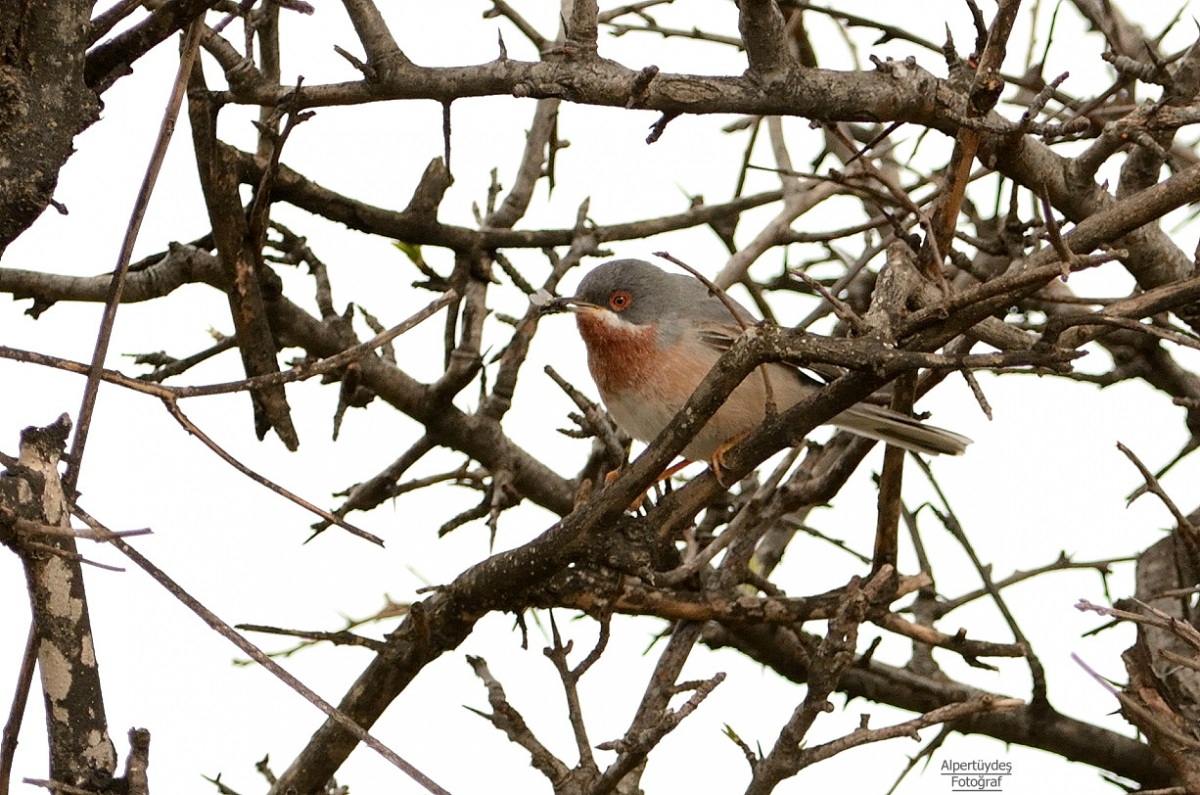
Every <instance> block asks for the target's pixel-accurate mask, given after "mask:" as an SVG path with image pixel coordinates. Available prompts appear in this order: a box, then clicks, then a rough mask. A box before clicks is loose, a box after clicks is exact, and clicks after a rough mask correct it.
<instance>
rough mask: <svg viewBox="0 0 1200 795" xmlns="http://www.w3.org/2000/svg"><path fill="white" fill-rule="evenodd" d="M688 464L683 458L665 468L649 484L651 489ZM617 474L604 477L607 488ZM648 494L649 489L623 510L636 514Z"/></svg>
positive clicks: (612, 473) (613, 473)
mask: <svg viewBox="0 0 1200 795" xmlns="http://www.w3.org/2000/svg"><path fill="white" fill-rule="evenodd" d="M690 463H692V461H691V459H688V458H684V459H682V460H680V461H679V462H678V463H675V464H672V465H671V466H669V467H667V469H666V470H665V471H664V472H663V473H662V474H661V475H659V476H658V477H656V478H655V479H654V483H652V484H651V488H653V487H654V486H657V485H658V484H659V483H662V482H663V481H664V480H666V479H667V478H669V477H671V476H672V475H674V474H675V473H676V472H678V471H679V470H681V469H683V468H684V467H686V466H687V465H688V464H690ZM617 474H618V472H617V471H614V472H609V473H608V474H607V475H605V476H604V484H605V485H606V486H607V485H608V484H609V483H612V482H613V480H614V479H615V478H616V477H617ZM649 493H650V491H649V489H647V490H646V492H645V493H643V494H642V496H640V497H638V498H637V499H636V500H634V501H633V502H632V503H630V505H629V507H628V508H626V509H625V510H626V511H630V512H636V511H637V510H638V509H640V508H641V507H642V503H643V502H645V501H646V496H647V495H648V494H649Z"/></svg>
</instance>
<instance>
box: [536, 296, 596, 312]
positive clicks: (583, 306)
mask: <svg viewBox="0 0 1200 795" xmlns="http://www.w3.org/2000/svg"><path fill="white" fill-rule="evenodd" d="M599 308H600V307H599V306H597V305H596V304H593V303H592V302H590V301H584V300H583V299H582V298H575V297H574V296H563V297H562V298H552V299H550V300H549V301H547V302H545V303H544V304H542V312H544V313H546V314H548V315H550V314H556V313H559V312H580V311H586V310H589V309H599Z"/></svg>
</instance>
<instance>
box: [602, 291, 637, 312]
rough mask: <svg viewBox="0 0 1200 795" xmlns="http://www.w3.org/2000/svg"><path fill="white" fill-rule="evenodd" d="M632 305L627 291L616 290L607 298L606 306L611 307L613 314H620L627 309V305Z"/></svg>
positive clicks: (631, 299)
mask: <svg viewBox="0 0 1200 795" xmlns="http://www.w3.org/2000/svg"><path fill="white" fill-rule="evenodd" d="M632 303H633V296H632V295H630V294H629V291H627V290H617V291H616V292H615V293H613V294H612V295H610V296H609V297H608V305H609V306H610V307H612V310H613V311H614V312H620V311H622V310H624V309H628V308H629V305H630V304H632Z"/></svg>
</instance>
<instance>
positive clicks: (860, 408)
mask: <svg viewBox="0 0 1200 795" xmlns="http://www.w3.org/2000/svg"><path fill="white" fill-rule="evenodd" d="M547 309H549V310H550V311H559V312H562V311H567V312H572V313H573V314H574V315H575V323H576V327H577V328H578V330H579V335H580V337H582V338H583V343H584V347H585V348H586V349H587V362H588V370H589V371H590V373H591V376H592V380H593V381H595V383H596V387H597V389H598V390H599V391H600V397H601V399H602V400H603V401H604V405H605V407H606V408H607V409H608V413H609V416H611V417H612V419H613V421H614V422H615V423H616V425H617V427H618V428H620V429H621V430H622V431H624V432H625V433H626V434H628V435H629V436H630V437H632V438H634V439H637V440H639V441H642V442H650V441H652V440H653V439H654V438H655V437H656V436H657V435H658V434H659V433H660V432H661V431H662V430H663V429H664V428H666V427H667V425H668V424H669V423H670V422H671V420H672V419H673V418H674V417H675V415H676V414H677V413H678V412H679V410H680V409H681V408H683V405H684V403H686V402H687V400H688V398H689V397H691V395H692V392H694V391H695V390H696V387H698V386H699V385H700V382H701V381H703V380H704V378H705V376H707V375H708V373H709V371H710V370H711V369H712V368H713V365H715V364H716V362H717V360H718V359H719V358H720V357H721V354H722V353H723V352H725V351H726V350H728V349H729V347H730V345H732V344H733V341H734V340H735V339H737V337H738V335H739V334H741V331H742V324H754V323H757V322H758V321H757V320H756V319H755V317H754V316H753V315H752V314H751V313H750V312H749V310H747V309H746V308H745V307H744V306H742V305H741V304H739V303H737V302H736V301H734V300H733V299H728V304H727V303H726V302H725V301H723V300H721V298H718V297H717V296H716V295H715V294H714V293H713V291H712V290H710V289H709V287H708V286H706V285H705V284H704V283H703V282H701V281H700V280H699V279H697V278H695V277H693V276H691V275H688V274H682V273H668V272H666V271H664V270H663V269H661V268H659V267H658V266H656V265H653V264H651V263H649V262H646V261H644V260H640V259H616V260H610V261H608V262H605V263H603V264H601V265H598V266H596V267H595V268H593V269H592V270H591V271H589V272H588V274H587V275H586V276H585V277H584V278H583V280H582V281H581V282H580V283H579V286H578V288H577V289H576V292H575V295H573V296H568V297H562V298H556V299H553V300H552V301H549V302H548V303H547ZM734 314H736V316H737V317H736V319H735V317H734V316H733V315H734ZM739 321H740V322H739ZM760 369H764V370H766V372H767V378H765V379H764V378H762V377H759V376H756V375H755V374H751V375H750V376H748V377H747V378H745V379H744V380H743V381H742V382H741V384H739V385H738V386H737V387H736V388H735V389H734V390H733V392H731V393H730V395H729V397H728V398H726V400H725V402H724V403H723V404H722V405H721V407H720V408H718V409H717V411H716V413H715V414H713V416H712V417H711V418H710V419H709V420H708V422H707V423H706V424H705V426H704V427H703V428H702V429H701V430H700V431H699V432H698V433H697V434H696V435H695V436H694V437H693V438H692V440H691V441H690V442H688V444H687V446H686V447H684V448H683V451H682V453H681V455H682V456H683V457H684V458H685V459H688V460H691V461H708V462H709V463H710V465H711V466H712V467H713V470H714V473H715V474H717V475H718V477H719V476H720V461H721V457H722V456H723V454H724V452H725V451H726V450H728V449H729V448H730V447H731V446H732V445H733V444H735V443H736V442H738V441H739V440H740V439H742V438H743V437H744V436H746V435H747V434H749V433H750V432H751V431H753V430H754V429H755V428H756V427H758V426H759V425H760V424H761V423H762V422H763V419H764V418H765V417H766V411H767V402H768V390H767V387H766V384H765V383H764V382H765V381H769V382H770V397H771V399H772V400H774V402H775V406H776V408H777V409H778V410H779V411H785V410H787V409H789V408H791V407H792V406H794V405H795V404H796V403H798V402H800V400H801V399H803V398H804V397H806V396H807V395H809V394H811V393H812V392H813V391H815V390H816V389H819V388H820V386H821V384H820V382H818V381H816V380H815V379H813V378H811V377H809V376H808V375H806V374H805V373H804V372H803V371H801V370H800V369H798V368H796V367H792V366H789V365H786V364H782V363H778V362H772V363H769V364H763V365H760ZM829 423H830V424H831V425H835V426H837V427H839V428H844V429H845V430H847V431H850V432H852V433H855V434H858V435H860V436H866V437H868V438H871V439H876V440H880V441H883V442H887V443H888V444H892V445H896V446H898V447H902V448H904V449H906V450H912V451H915V452H918V453H925V454H928V455H940V454H949V455H961V454H962V453H963V452H965V451H966V448H967V445H969V444H970V443H971V440H970V439H968V438H967V437H965V436H963V435H961V434H958V433H955V432H953V431H948V430H945V429H944V428H937V427H934V426H932V425H926V424H924V423H922V422H920V421H918V420H916V419H913V418H912V417H908V416H905V415H904V414H900V413H899V412H896V411H893V410H891V409H888V408H883V407H881V406H876V405H873V404H870V403H859V404H856V405H854V406H851V407H850V408H848V409H846V410H845V411H843V412H842V413H840V414H838V415H837V416H835V417H834V418H833V419H831V420H830V421H829ZM672 471H674V470H672Z"/></svg>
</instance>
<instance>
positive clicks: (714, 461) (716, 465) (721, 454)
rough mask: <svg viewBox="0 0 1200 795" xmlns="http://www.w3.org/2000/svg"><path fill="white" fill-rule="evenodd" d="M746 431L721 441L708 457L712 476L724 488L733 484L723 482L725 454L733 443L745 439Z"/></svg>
mask: <svg viewBox="0 0 1200 795" xmlns="http://www.w3.org/2000/svg"><path fill="white" fill-rule="evenodd" d="M748 433H749V432H747V433H739V434H738V435H737V436H734V437H732V438H730V439H726V440H725V441H724V442H722V443H721V446H720V447H718V448H717V449H716V450H713V454H712V455H711V456H710V457H709V459H708V465H709V466H710V467H712V471H713V476H714V477H716V479H717V482H718V483H720V484H721V485H722V486H723V487H725V488H729V487H730V486H732V485H733V484H732V483H726V482H725V473H724V471H723V470H724V466H725V454H726V453H728V452H729V451H730V450H731V449H732V448H733V447H734V445H736V444H737V443H738V442H740V441H741V440H742V439H745V438H746V436H747V434H748Z"/></svg>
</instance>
